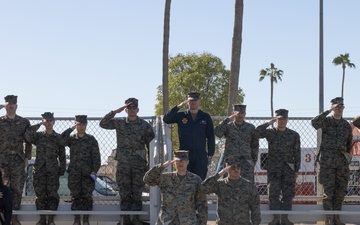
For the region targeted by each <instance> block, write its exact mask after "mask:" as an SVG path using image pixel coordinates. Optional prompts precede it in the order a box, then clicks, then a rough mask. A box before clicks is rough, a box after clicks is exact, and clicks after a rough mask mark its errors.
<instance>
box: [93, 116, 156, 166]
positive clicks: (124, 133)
mask: <svg viewBox="0 0 360 225" xmlns="http://www.w3.org/2000/svg"><path fill="white" fill-rule="evenodd" d="M115 115H116V114H115V113H114V112H113V111H111V112H110V113H108V114H106V115H105V117H104V118H103V119H102V120H101V121H100V127H102V128H104V129H110V130H113V129H115V130H116V139H117V154H116V159H118V160H119V159H120V158H121V157H126V156H127V155H132V154H139V155H140V156H141V157H142V158H144V159H145V160H146V152H145V147H146V148H147V149H148V150H149V149H150V148H149V145H150V142H151V141H152V139H154V137H155V134H154V130H153V128H152V127H151V125H150V124H149V123H148V122H146V121H145V120H143V119H141V118H138V119H137V120H135V121H130V120H128V119H127V118H124V119H117V118H114V116H115Z"/></svg>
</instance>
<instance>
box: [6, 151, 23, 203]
mask: <svg viewBox="0 0 360 225" xmlns="http://www.w3.org/2000/svg"><path fill="white" fill-rule="evenodd" d="M0 167H1V168H3V169H4V172H3V179H4V180H6V181H8V186H9V189H10V191H11V193H12V199H13V209H14V210H19V209H20V205H21V197H22V192H23V189H24V185H25V178H26V174H25V162H24V160H23V159H22V158H21V157H20V156H19V155H17V154H11V155H8V156H7V157H6V163H5V162H1V165H0Z"/></svg>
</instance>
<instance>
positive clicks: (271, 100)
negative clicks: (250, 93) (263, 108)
mask: <svg viewBox="0 0 360 225" xmlns="http://www.w3.org/2000/svg"><path fill="white" fill-rule="evenodd" d="M273 95H274V82H273V80H272V77H270V108H271V118H274V104H273Z"/></svg>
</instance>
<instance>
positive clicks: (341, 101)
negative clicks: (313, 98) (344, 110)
mask: <svg viewBox="0 0 360 225" xmlns="http://www.w3.org/2000/svg"><path fill="white" fill-rule="evenodd" d="M330 102H331V104H332V105H335V104H338V105H344V98H342V97H336V98H333V99H331V101H330Z"/></svg>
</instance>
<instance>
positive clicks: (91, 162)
mask: <svg viewBox="0 0 360 225" xmlns="http://www.w3.org/2000/svg"><path fill="white" fill-rule="evenodd" d="M71 132H73V129H71V128H69V129H67V130H65V131H64V132H63V133H62V134H61V136H62V137H63V138H65V140H66V145H67V146H69V148H70V164H69V168H68V171H69V173H81V174H89V175H90V174H91V173H97V171H98V170H99V168H100V164H101V161H100V150H99V145H98V142H97V140H96V139H95V137H94V136H92V135H90V134H85V136H83V137H81V138H80V137H78V136H77V134H73V135H70V134H71Z"/></svg>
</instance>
